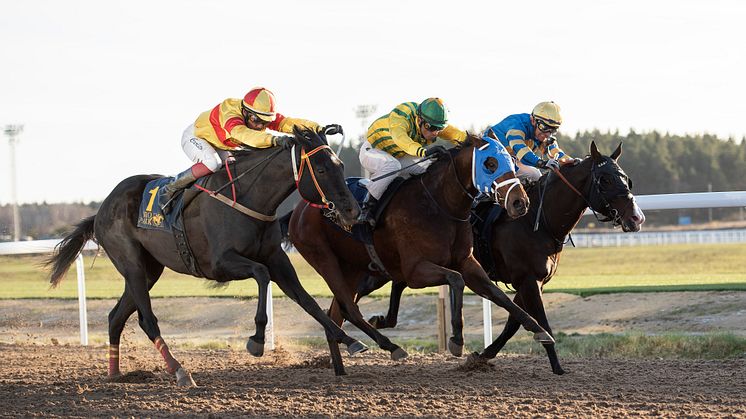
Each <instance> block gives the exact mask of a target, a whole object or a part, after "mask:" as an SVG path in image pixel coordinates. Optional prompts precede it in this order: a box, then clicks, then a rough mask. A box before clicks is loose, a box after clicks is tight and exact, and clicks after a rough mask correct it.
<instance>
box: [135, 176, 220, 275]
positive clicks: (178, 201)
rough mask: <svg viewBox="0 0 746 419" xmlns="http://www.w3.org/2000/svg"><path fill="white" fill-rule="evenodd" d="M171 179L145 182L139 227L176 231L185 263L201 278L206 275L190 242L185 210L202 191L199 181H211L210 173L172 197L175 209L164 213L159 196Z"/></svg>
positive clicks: (190, 270) (180, 254)
mask: <svg viewBox="0 0 746 419" xmlns="http://www.w3.org/2000/svg"><path fill="white" fill-rule="evenodd" d="M171 180H172V178H169V177H163V178H158V179H153V180H151V181H150V182H148V184H147V185H145V190H144V191H143V194H142V200H141V201H140V209H139V212H138V217H137V227H138V228H144V229H148V230H160V231H165V232H170V233H172V234H173V236H174V241H175V243H176V248H177V249H178V250H179V256H181V260H182V262H184V266H186V267H187V269H188V270H189V273H190V274H192V275H194V276H196V277H198V278H203V277H204V276H205V275H204V273H202V270H200V268H199V265H198V264H197V260H196V259H195V258H194V253H193V252H192V248H191V247H190V246H189V240H188V239H187V235H186V229H185V228H184V219H183V213H184V208H185V207H186V205H188V204H189V202H191V201H192V199H194V197H195V196H197V193H199V191H198V190H197V189H196V188H195V185H200V186H203V185H204V184H205V182H207V176H205V177H202V178H200V179H197V181H196V182H195V183H193V184H192V185H191V186H190V187H189V188H187V189H184V190H182V191H178V192H177V193H176V194H175V195H174V197H173V200H172V201H171V205H172V207H171V211H169V212H168V214H165V215H164V214H163V212H162V211H161V208H160V206H159V205H158V200H159V198H160V195H161V192H162V190H163V186H164V185H165V184H167V183H169V182H170V181H171Z"/></svg>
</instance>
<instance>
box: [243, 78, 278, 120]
mask: <svg viewBox="0 0 746 419" xmlns="http://www.w3.org/2000/svg"><path fill="white" fill-rule="evenodd" d="M242 104H243V106H244V107H245V108H246V109H248V110H249V111H251V112H253V113H255V114H256V116H258V117H259V118H260V119H262V120H264V121H267V122H272V121H274V120H275V95H274V94H273V93H272V92H270V91H269V90H267V89H265V88H263V87H255V88H253V89H251V90H249V93H246V96H244V97H243V102H242Z"/></svg>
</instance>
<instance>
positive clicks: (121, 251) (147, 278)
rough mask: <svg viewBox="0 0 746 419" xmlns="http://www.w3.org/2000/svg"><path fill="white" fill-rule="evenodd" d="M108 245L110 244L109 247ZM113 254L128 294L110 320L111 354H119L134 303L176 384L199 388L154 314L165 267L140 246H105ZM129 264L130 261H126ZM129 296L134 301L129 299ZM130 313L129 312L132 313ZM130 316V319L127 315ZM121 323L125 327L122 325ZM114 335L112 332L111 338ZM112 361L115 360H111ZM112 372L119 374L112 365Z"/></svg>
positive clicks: (130, 243) (121, 242) (140, 322)
mask: <svg viewBox="0 0 746 419" xmlns="http://www.w3.org/2000/svg"><path fill="white" fill-rule="evenodd" d="M105 246H106V245H105ZM105 248H106V249H107V251H109V256H110V257H111V260H112V263H113V264H114V266H115V267H116V268H117V270H118V271H119V272H120V273H121V274H122V276H124V279H125V292H124V294H123V295H122V299H120V302H119V303H117V306H115V308H114V310H115V311H113V313H114V314H113V315H112V314H111V313H110V315H109V316H110V319H111V318H112V317H113V318H114V325H113V326H112V325H111V324H110V330H112V331H113V332H114V333H113V336H114V337H115V342H116V343H115V345H116V348H112V347H111V346H110V348H109V354H110V355H111V354H115V355H116V356H117V364H118V355H119V335H121V332H122V328H123V327H124V323H125V322H126V321H127V318H128V317H129V315H130V314H132V312H131V311H130V310H131V307H132V306H131V304H134V306H135V308H136V309H137V316H138V320H139V324H140V328H141V329H142V330H143V331H144V332H145V334H146V335H147V336H148V338H149V339H150V341H151V342H153V344H154V345H155V348H156V350H157V351H158V352H159V353H160V354H161V356H162V357H163V360H164V361H165V362H166V370H167V371H168V372H169V373H171V374H175V375H176V382H177V384H178V385H179V386H196V384H195V383H194V380H193V379H192V375H191V374H190V373H189V372H187V371H186V370H185V369H184V368H183V367H182V366H181V363H179V361H177V360H176V358H174V357H173V355H172V354H171V351H170V350H169V349H168V345H166V342H165V341H164V340H163V338H162V337H161V331H160V328H159V327H158V319H157V318H156V317H155V314H154V313H153V308H152V307H151V304H150V293H149V291H150V289H151V288H152V287H153V285H154V284H155V281H156V280H157V279H158V277H159V276H160V274H161V272H163V265H160V264H159V263H157V262H156V261H155V260H154V258H153V257H152V256H151V255H150V254H149V253H147V252H145V251H144V250H143V249H142V248H141V247H140V245H139V244H138V243H133V242H129V243H128V242H124V241H119V242H118V243H117V245H116V246H108V247H105ZM122 261H126V262H122ZM127 295H129V297H130V298H126V297H127ZM128 311H129V313H128ZM125 314H126V316H125ZM120 323H121V325H120ZM111 338H112V333H111V331H110V339H111ZM110 362H111V361H110ZM109 368H110V373H111V372H112V370H113V372H114V373H116V372H117V370H118V369H119V368H118V366H117V368H113V367H112V364H111V363H110V366H109Z"/></svg>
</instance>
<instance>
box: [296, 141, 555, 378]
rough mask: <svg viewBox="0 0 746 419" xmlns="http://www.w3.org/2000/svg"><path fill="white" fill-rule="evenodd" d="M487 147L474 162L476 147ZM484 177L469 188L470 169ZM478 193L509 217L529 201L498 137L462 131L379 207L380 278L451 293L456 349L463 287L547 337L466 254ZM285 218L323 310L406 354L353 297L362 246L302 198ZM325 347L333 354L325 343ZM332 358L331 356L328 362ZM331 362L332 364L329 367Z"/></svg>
mask: <svg viewBox="0 0 746 419" xmlns="http://www.w3.org/2000/svg"><path fill="white" fill-rule="evenodd" d="M484 150H492V151H491V152H490V155H489V157H487V158H485V159H484V160H483V161H482V162H481V163H474V162H475V161H478V159H477V157H476V156H477V152H484ZM478 172H483V173H485V174H488V175H489V176H490V178H489V181H488V182H489V183H487V185H488V186H486V187H485V186H483V185H478V186H475V181H474V180H473V179H475V177H474V174H475V173H478ZM478 190H480V191H482V192H484V193H487V195H489V197H490V198H491V199H492V200H494V201H496V202H499V203H500V205H502V206H503V207H505V208H506V210H507V213H508V215H509V216H510V217H519V216H521V215H523V214H525V213H526V211H527V207H528V199H527V198H526V195H525V191H524V190H523V188H522V187H521V186H520V183H519V182H518V180H517V179H516V177H515V173H514V171H513V164H512V161H511V160H510V156H509V155H508V154H507V152H506V151H505V149H504V148H503V147H502V146H501V145H499V143H497V142H493V141H492V140H484V139H482V138H479V137H475V136H471V135H470V136H469V137H468V139H467V140H466V141H465V142H464V143H463V144H462V145H460V146H458V147H456V148H454V149H451V150H449V151H448V152H446V153H443V154H442V155H440V156H439V157H438V160H437V161H435V162H434V163H433V164H432V165H431V166H430V167H429V168H428V170H427V171H426V172H425V173H424V174H423V175H420V176H417V177H412V178H410V179H408V180H406V181H405V182H404V183H403V184H402V185H401V187H400V189H399V190H398V191H397V192H396V194H395V195H394V196H393V198H392V199H391V201H390V203H389V204H388V206H387V207H386V208H385V210H384V212H383V214H382V216H381V218H380V219H379V221H378V223H377V224H376V229H375V231H374V234H373V243H374V245H375V252H376V253H377V254H378V256H379V258H378V259H379V260H380V261H381V262H382V264H383V267H384V269H385V271H386V272H387V273H388V275H385V277H387V279H386V281H388V280H393V281H394V283H395V284H405V286H409V287H411V288H425V287H432V286H437V285H446V284H447V285H449V286H450V288H451V290H452V292H453V295H454V298H453V307H454V312H456V313H458V315H454V316H452V327H453V330H454V337H452V338H451V339H450V341H449V349H450V350H451V352H452V353H454V354H455V355H461V351H462V350H463V345H464V341H463V333H462V332H463V330H462V328H463V317H462V315H461V310H462V297H463V289H464V285H466V286H467V287H469V288H470V289H471V290H472V291H474V292H476V293H477V294H479V295H481V296H483V297H484V298H488V299H490V300H491V301H493V302H495V303H496V304H498V305H499V306H501V307H504V308H506V309H507V310H508V311H510V312H511V313H512V314H513V315H514V316H515V317H516V318H517V319H519V322H520V323H521V324H523V325H524V326H525V327H526V328H527V329H528V330H530V331H532V332H534V333H535V337H536V339H537V340H540V341H551V340H552V339H551V337H550V336H549V335H548V334H547V333H546V332H545V331H544V329H542V328H541V327H540V326H539V325H538V323H537V322H536V321H535V320H534V319H533V318H531V317H530V316H529V315H527V314H526V313H525V312H524V311H523V310H522V309H520V308H519V307H518V306H517V305H515V304H513V302H512V301H510V299H509V298H508V297H507V296H506V295H505V294H504V293H503V292H502V291H501V290H500V289H499V288H497V287H496V286H495V285H494V284H493V283H491V282H490V280H489V278H488V277H487V274H486V273H485V272H484V270H483V269H482V267H481V266H479V263H477V261H476V259H475V258H474V256H473V255H472V235H471V230H470V226H469V212H470V208H471V205H472V202H473V201H474V198H475V195H476V194H477V192H478ZM288 217H289V228H288V235H289V238H290V241H291V242H292V243H293V245H294V246H295V248H296V249H297V250H298V251H299V252H300V253H301V254H302V255H303V257H304V258H305V259H306V261H308V263H309V264H311V266H313V267H314V269H316V271H317V272H318V273H319V274H320V275H321V276H322V277H323V278H324V280H325V281H326V283H327V284H328V285H329V288H330V289H331V291H332V293H333V294H334V299H333V301H332V305H331V308H330V310H329V312H330V315H331V317H332V319H334V321H336V322H337V324H339V325H341V324H342V322H343V319H346V320H348V321H350V322H351V323H352V324H354V325H355V326H356V327H358V328H359V329H360V330H362V331H363V332H365V333H366V334H367V335H368V336H370V337H371V338H373V339H374V340H375V341H376V343H377V344H378V345H379V346H380V347H381V348H383V349H385V350H388V351H389V352H391V357H392V359H394V360H398V359H402V358H404V357H406V356H407V353H406V352H405V351H404V350H403V349H401V348H400V347H399V346H397V345H395V344H393V343H392V342H391V341H390V340H389V339H388V338H387V337H385V336H384V335H383V334H381V333H380V332H379V331H377V330H376V329H375V328H374V327H373V326H371V325H370V324H369V323H367V322H366V321H365V320H364V319H363V317H362V314H361V313H360V310H359V308H358V306H357V304H356V302H355V301H354V297H355V292H356V290H357V288H358V285H359V283H360V282H361V281H362V280H363V279H364V278H366V277H368V276H370V275H380V272H377V271H373V270H372V268H371V266H370V263H371V258H370V256H369V253H368V251H366V248H365V246H364V244H363V243H361V242H360V241H357V240H355V239H354V238H353V237H352V236H351V235H350V234H348V233H347V232H345V231H343V230H341V229H340V228H339V227H337V226H335V225H334V224H333V223H332V222H331V221H329V220H328V219H326V218H325V217H324V215H323V212H322V211H321V210H319V209H317V208H313V207H311V206H310V205H308V204H307V203H305V202H301V203H299V204H298V205H297V206H296V207H295V209H294V210H293V212H292V214H288V215H286V216H284V217H283V219H287V218H288ZM329 344H330V350H331V351H332V353H333V354H334V353H335V350H336V351H337V352H338V351H339V349H338V348H337V345H336V343H334V342H332V341H330V342H329ZM333 361H334V359H333ZM336 368H337V367H336V365H335V369H336Z"/></svg>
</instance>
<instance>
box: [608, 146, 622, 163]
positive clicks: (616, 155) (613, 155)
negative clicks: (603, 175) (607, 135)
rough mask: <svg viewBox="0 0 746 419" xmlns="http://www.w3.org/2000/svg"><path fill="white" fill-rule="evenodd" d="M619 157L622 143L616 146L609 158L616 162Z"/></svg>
mask: <svg viewBox="0 0 746 419" xmlns="http://www.w3.org/2000/svg"><path fill="white" fill-rule="evenodd" d="M621 155H622V143H621V142H620V143H619V146H617V148H616V150H614V152H613V153H611V156H609V157H611V158H612V160H614V161H617V159H619V156H621Z"/></svg>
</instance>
